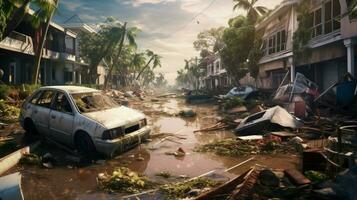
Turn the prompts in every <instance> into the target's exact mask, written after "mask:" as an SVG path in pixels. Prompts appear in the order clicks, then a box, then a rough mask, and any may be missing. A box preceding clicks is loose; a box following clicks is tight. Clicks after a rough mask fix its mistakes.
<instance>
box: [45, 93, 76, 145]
mask: <svg viewBox="0 0 357 200" xmlns="http://www.w3.org/2000/svg"><path fill="white" fill-rule="evenodd" d="M73 123H74V113H73V107H72V105H71V103H70V101H69V99H68V97H67V96H66V94H65V93H63V92H57V94H56V96H55V98H54V102H53V104H52V109H51V113H50V134H51V138H53V139H55V140H56V141H58V142H60V143H63V144H68V145H70V144H71V142H72V133H73Z"/></svg>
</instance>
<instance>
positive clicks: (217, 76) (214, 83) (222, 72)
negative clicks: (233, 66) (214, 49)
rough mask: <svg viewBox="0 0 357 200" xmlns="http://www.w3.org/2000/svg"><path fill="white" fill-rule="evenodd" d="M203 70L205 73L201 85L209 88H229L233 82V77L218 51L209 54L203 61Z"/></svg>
mask: <svg viewBox="0 0 357 200" xmlns="http://www.w3.org/2000/svg"><path fill="white" fill-rule="evenodd" d="M203 63H204V65H203V68H204V69H203V71H204V72H206V73H205V75H204V76H203V77H202V78H201V79H200V85H201V86H203V85H204V88H206V89H209V90H216V89H220V88H227V87H229V86H230V84H231V79H230V77H229V76H228V74H227V71H226V69H224V67H223V64H222V61H221V57H220V56H219V54H218V53H216V54H214V55H211V56H207V57H206V58H204V61H203Z"/></svg>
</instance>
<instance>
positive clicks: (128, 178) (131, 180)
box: [97, 167, 154, 194]
mask: <svg viewBox="0 0 357 200" xmlns="http://www.w3.org/2000/svg"><path fill="white" fill-rule="evenodd" d="M97 181H98V185H99V187H100V188H101V189H103V190H105V191H107V192H110V193H113V192H117V193H130V194H133V193H138V192H140V191H143V190H147V189H151V188H153V186H154V184H153V182H151V181H149V179H148V178H147V177H145V176H142V175H139V174H138V173H136V172H133V171H131V170H130V169H129V168H126V167H120V168H117V169H115V170H114V171H113V173H112V174H107V173H100V174H98V177H97Z"/></svg>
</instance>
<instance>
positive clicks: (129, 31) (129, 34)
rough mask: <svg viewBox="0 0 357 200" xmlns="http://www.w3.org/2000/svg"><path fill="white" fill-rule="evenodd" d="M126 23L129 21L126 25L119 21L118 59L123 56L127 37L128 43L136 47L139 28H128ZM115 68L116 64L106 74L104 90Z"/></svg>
mask: <svg viewBox="0 0 357 200" xmlns="http://www.w3.org/2000/svg"><path fill="white" fill-rule="evenodd" d="M126 25H127V22H125V23H124V25H121V24H120V23H117V27H116V29H117V30H118V31H117V33H118V35H119V38H120V42H119V47H118V54H117V55H116V57H117V58H118V59H119V58H120V56H121V52H122V50H123V46H124V42H125V39H127V40H128V44H129V45H130V46H134V47H136V42H135V37H136V34H137V31H138V29H137V28H127V26H126ZM115 37H116V36H115ZM109 50H110V49H109ZM107 53H108V54H109V52H107ZM113 68H114V65H112V66H111V67H110V68H109V71H108V75H107V76H106V78H105V81H104V90H106V89H107V86H108V81H109V78H110V77H111V76H112V72H113Z"/></svg>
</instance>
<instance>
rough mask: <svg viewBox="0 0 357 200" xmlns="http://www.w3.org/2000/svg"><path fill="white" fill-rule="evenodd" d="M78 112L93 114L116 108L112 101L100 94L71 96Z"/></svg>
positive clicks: (116, 105) (90, 93)
mask: <svg viewBox="0 0 357 200" xmlns="http://www.w3.org/2000/svg"><path fill="white" fill-rule="evenodd" d="M71 95H72V97H73V99H74V101H75V103H76V105H77V107H78V109H79V111H80V112H82V113H87V112H95V111H101V110H106V109H110V108H115V107H118V106H119V104H117V103H116V102H115V101H114V100H112V99H111V98H110V97H109V96H107V95H106V94H103V93H101V92H89V93H76V94H71Z"/></svg>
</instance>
